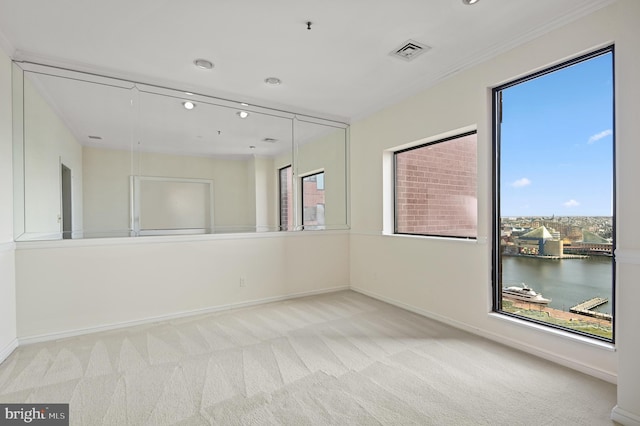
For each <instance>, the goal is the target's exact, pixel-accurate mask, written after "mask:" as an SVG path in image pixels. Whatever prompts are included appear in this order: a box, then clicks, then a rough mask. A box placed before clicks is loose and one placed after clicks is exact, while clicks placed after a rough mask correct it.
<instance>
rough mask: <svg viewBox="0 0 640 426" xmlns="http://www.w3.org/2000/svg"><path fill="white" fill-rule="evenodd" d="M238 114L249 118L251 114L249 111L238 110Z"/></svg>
mask: <svg viewBox="0 0 640 426" xmlns="http://www.w3.org/2000/svg"><path fill="white" fill-rule="evenodd" d="M236 114H238V117H240V118H247V117H248V116H249V113H248V112H247V111H238V112H236Z"/></svg>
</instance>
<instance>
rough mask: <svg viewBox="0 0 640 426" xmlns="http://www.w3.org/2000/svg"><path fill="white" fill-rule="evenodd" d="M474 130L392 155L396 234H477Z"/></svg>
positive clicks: (464, 235) (455, 235) (442, 235)
mask: <svg viewBox="0 0 640 426" xmlns="http://www.w3.org/2000/svg"><path fill="white" fill-rule="evenodd" d="M476 145H477V142H476V132H475V131H474V132H469V133H465V134H462V135H457V136H453V137H449V138H446V139H440V140H437V141H435V142H429V143H427V144H423V145H420V146H417V147H412V148H409V149H405V150H401V151H397V152H395V153H394V165H395V167H394V171H395V214H394V217H395V231H394V232H395V233H397V234H415V235H430V236H439V237H456V238H476V236H477V219H476V217H477V195H476V193H477V185H476V167H477V166H476V151H477V148H476Z"/></svg>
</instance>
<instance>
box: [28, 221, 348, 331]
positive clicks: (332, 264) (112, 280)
mask: <svg viewBox="0 0 640 426" xmlns="http://www.w3.org/2000/svg"><path fill="white" fill-rule="evenodd" d="M16 268H17V281H18V289H17V290H18V291H17V299H18V336H20V338H21V339H28V338H32V337H35V336H41V335H49V337H56V336H62V335H65V333H73V332H76V331H78V330H83V329H93V330H95V329H99V328H100V327H105V326H110V325H117V324H123V323H127V322H131V321H139V320H143V319H148V318H161V317H166V316H171V315H175V314H177V313H182V312H191V311H197V310H203V309H209V308H212V307H221V306H231V305H235V304H239V303H245V302H248V301H254V300H265V299H269V298H278V297H287V296H290V295H295V294H301V293H305V294H306V293H309V294H312V293H314V292H320V291H324V290H327V289H335V288H347V287H348V284H349V235H348V233H346V232H341V233H313V234H311V235H309V234H307V233H304V234H303V233H284V232H281V233H275V232H274V233H259V234H235V235H234V234H227V235H214V236H212V235H201V236H189V237H175V236H174V237H140V238H137V239H119V238H117V239H111V240H108V241H105V240H101V241H98V240H73V241H63V242H33V243H20V244H19V247H18V249H17V251H16ZM241 277H243V278H244V279H245V283H246V285H245V286H244V287H241V286H240V278H241ZM35 294H37V295H38V297H33V295H35Z"/></svg>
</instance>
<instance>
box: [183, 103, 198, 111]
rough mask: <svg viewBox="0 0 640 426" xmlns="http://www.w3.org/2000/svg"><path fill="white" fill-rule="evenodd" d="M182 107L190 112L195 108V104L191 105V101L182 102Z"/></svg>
mask: <svg viewBox="0 0 640 426" xmlns="http://www.w3.org/2000/svg"><path fill="white" fill-rule="evenodd" d="M182 106H183V107H184V108H185V109H189V110H191V109H194V108H195V107H196V104H194V103H193V102H191V101H184V102H183V103H182Z"/></svg>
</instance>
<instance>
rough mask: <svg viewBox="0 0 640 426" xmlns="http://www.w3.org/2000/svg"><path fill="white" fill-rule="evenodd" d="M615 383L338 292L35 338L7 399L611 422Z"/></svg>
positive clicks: (137, 418)
mask: <svg viewBox="0 0 640 426" xmlns="http://www.w3.org/2000/svg"><path fill="white" fill-rule="evenodd" d="M615 391H616V390H615V386H614V385H611V384H608V383H606V382H603V381H601V380H598V379H595V378H592V377H589V376H586V375H584V374H580V373H577V372H575V371H572V370H569V369H566V368H564V367H561V366H558V365H555V364H552V363H549V362H547V361H544V360H541V359H538V358H535V357H532V356H529V355H526V354H523V353H520V352H518V351H515V350H512V349H509V348H506V347H503V346H500V345H497V344H495V343H492V342H490V341H487V340H484V339H482V338H479V337H475V336H473V335H470V334H467V333H465V332H462V331H459V330H456V329H454V328H451V327H448V326H446V325H443V324H440V323H438V322H435V321H432V320H429V319H426V318H423V317H421V316H418V315H415V314H413V313H410V312H406V311H404V310H402V309H399V308H396V307H393V306H390V305H388V304H385V303H382V302H379V301H376V300H373V299H370V298H368V297H366V296H363V295H361V294H358V293H354V292H351V291H344V292H339V293H332V294H327V295H321V296H314V297H307V298H302V299H297V300H292V301H287V302H281V303H272V304H267V305H261V306H258V307H254V308H249V309H242V310H236V311H229V312H224V313H219V314H212V315H205V316H198V317H191V318H187V319H183V320H178V321H171V322H167V323H160V324H156V325H153V326H141V327H133V328H128V329H124V330H119V331H113V332H104V333H97V334H93V335H90V336H83V337H79V338H72V339H65V340H61V341H57V342H51V343H46V344H35V345H30V346H25V347H21V348H19V349H18V350H16V351H15V352H14V353H13V354H12V355H11V356H10V357H9V358H8V359H7V360H6V361H5V362H4V363H3V364H2V365H0V402H3V403H8V402H34V403H36V402H37V403H42V402H46V403H54V402H65V403H66V402H68V403H70V410H71V424H73V425H168V424H179V425H225V426H226V425H279V424H283V425H563V426H565V425H612V424H613V422H611V421H610V420H609V414H610V411H611V408H612V407H613V406H614V405H615V401H616V400H615V396H616V393H615Z"/></svg>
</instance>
